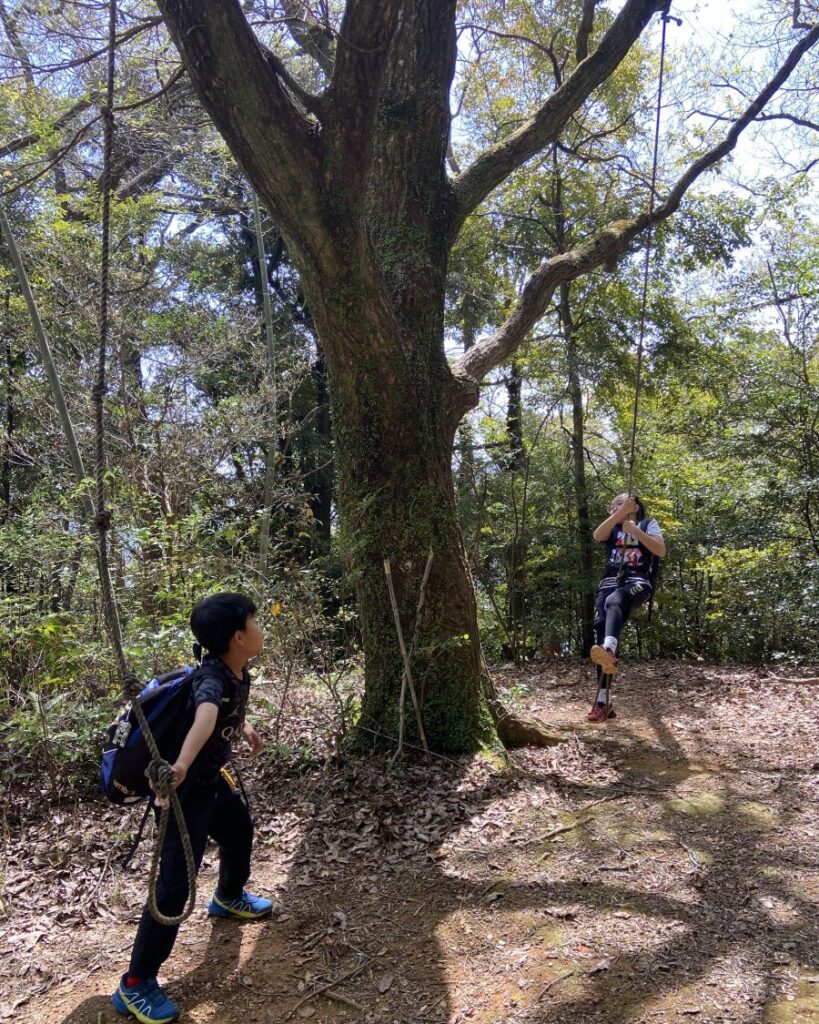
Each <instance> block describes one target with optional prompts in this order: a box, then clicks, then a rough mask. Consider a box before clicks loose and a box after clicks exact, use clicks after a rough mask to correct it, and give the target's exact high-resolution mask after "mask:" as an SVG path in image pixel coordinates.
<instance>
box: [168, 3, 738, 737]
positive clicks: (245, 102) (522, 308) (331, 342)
mask: <svg viewBox="0 0 819 1024" xmlns="http://www.w3.org/2000/svg"><path fill="white" fill-rule="evenodd" d="M158 3H159V7H160V9H161V11H162V14H163V16H164V18H165V21H166V24H167V25H168V27H169V29H170V31H171V34H172V36H173V38H174V41H175V43H176V45H177V47H178V49H179V51H180V53H181V55H182V58H183V60H184V62H185V64H186V66H187V70H188V73H189V75H190V77H191V79H192V81H193V83H194V85H195V87H196V89H197V91H198V94H199V96H200V99H201V101H202V103H203V104H204V106H205V107H206V109H207V110H208V111H209V113H210V114H211V116H212V118H213V120H214V122H215V124H216V126H217V127H218V129H219V131H220V132H221V133H222V135H223V137H224V138H225V140H226V142H227V144H228V145H229V146H230V148H231V150H232V152H233V154H234V156H235V157H236V159H237V160H238V162H239V163H240V165H241V166H242V168H243V169H244V171H245V173H246V174H247V176H248V178H249V179H250V182H251V184H252V186H253V188H255V189H256V191H257V193H258V194H259V196H260V198H261V199H262V201H263V202H264V203H265V204H266V206H267V207H268V209H269V210H270V213H271V214H272V216H273V217H274V219H275V222H276V224H277V226H278V228H279V230H280V231H281V233H282V236H283V238H284V239H285V241H286V243H287V246H288V250H289V252H290V255H291V257H292V259H293V261H294V263H295V264H296V266H297V267H298V269H299V271H300V273H301V276H302V281H303V286H304V292H305V296H306V298H307V302H308V304H309V307H310V310H311V312H312V315H313V318H314V322H315V326H316V331H317V334H318V337H319V339H320V341H321V345H322V349H323V352H324V355H325V359H326V364H327V370H328V375H329V380H330V393H331V404H332V414H333V423H334V431H335V441H336V455H337V465H338V471H339V492H340V499H341V513H342V519H343V522H344V527H345V529H346V531H347V535H348V537H349V539H350V546H351V552H352V563H353V564H352V566H351V568H352V571H353V572H354V573H355V574H356V578H357V581H358V592H359V596H360V611H361V619H362V627H363V633H364V643H365V652H366V695H365V700H364V713H363V718H362V724H363V725H364V726H365V727H367V728H370V729H372V730H373V731H374V732H376V733H381V734H387V735H395V732H394V729H395V724H396V721H397V707H396V705H397V697H398V693H399V689H400V682H401V673H402V662H401V656H400V653H399V648H398V643H397V638H396V634H395V629H394V625H393V622H392V616H391V610H390V604H389V598H388V592H387V588H386V582H385V579H384V572H383V559H384V558H389V559H390V560H391V563H392V565H393V572H394V577H395V581H396V589H397V595H398V602H399V608H400V613H401V618H402V623H403V626H404V630H405V632H407V633H410V632H411V630H412V624H413V622H414V617H415V607H416V602H417V600H418V588H419V585H420V581H421V577H422V574H423V570H424V566H425V563H426V559H427V553H428V550H429V548H430V546H431V547H432V549H433V552H434V562H433V569H432V575H431V578H430V580H429V584H428V588H427V600H426V609H425V614H424V617H423V619H422V624H421V635H420V636H419V638H418V639H417V642H416V654H415V664H414V671H415V676H416V683H417V685H418V686H419V688H420V689H421V691H422V693H423V708H424V719H425V727H426V730H427V736H428V738H429V741H430V744H431V745H432V746H434V747H436V748H437V749H446V750H472V749H476V748H477V747H479V746H480V745H482V744H486V743H492V742H494V741H495V740H496V738H497V733H496V730H495V725H494V724H493V721H492V718H491V717H490V711H491V712H492V713H493V717H494V721H495V723H496V724H497V730H498V732H499V733H500V735H501V737H502V738H503V737H506V738H507V740H508V741H509V742H532V741H544V740H546V739H548V734H547V733H546V731H545V730H544V729H543V728H542V727H538V726H537V724H536V723H533V722H531V721H528V720H525V719H523V718H520V717H516V716H504V714H503V713H502V712H500V711H499V705H498V704H497V702H496V701H495V699H494V693H493V690H492V686H491V681H490V680H489V677H488V674H487V673H486V668H485V665H484V663H483V659H482V656H481V651H480V646H479V642H478V636H477V622H476V606H475V597H474V590H473V587H472V582H471V579H470V576H469V572H468V569H467V565H466V561H465V559H464V552H463V546H462V542H461V536H460V530H459V527H458V522H457V517H456V510H455V500H454V495H453V486H452V479H451V469H450V461H451V454H452V446H453V441H454V436H455V432H456V430H457V427H458V424H459V422H460V420H461V419H462V417H463V416H464V414H465V413H466V412H467V411H468V410H469V409H470V408H472V407H474V406H475V404H476V403H477V398H478V386H479V383H480V381H481V380H482V379H483V377H484V376H485V375H486V373H487V372H488V371H489V370H490V369H492V368H493V367H495V366H498V365H500V363H502V362H504V361H505V360H506V359H508V357H509V355H510V354H511V352H513V351H514V349H515V348H516V347H517V346H518V345H519V344H520V343H521V341H522V340H523V338H524V337H525V335H526V333H527V332H528V330H529V329H530V327H531V326H532V324H533V323H534V322H535V321H536V320H537V319H538V318H539V317H540V316H541V315H542V313H543V311H544V310H545V308H546V305H547V303H548V301H549V298H550V296H551V294H552V291H553V290H554V288H555V287H556V286H557V285H559V284H560V283H561V281H564V280H572V279H574V278H575V277H577V276H579V275H580V274H583V273H586V272H587V271H589V270H591V269H592V268H594V267H597V266H600V265H601V264H603V263H605V262H611V261H614V260H616V259H617V258H619V257H620V256H621V255H622V254H623V252H624V251H625V248H626V246H627V245H628V243H629V241H630V240H631V239H632V238H634V237H635V235H636V234H637V233H638V232H639V231H641V230H642V229H643V228H644V227H645V226H646V225H647V223H648V219H647V215H645V214H644V215H641V216H637V217H635V218H634V219H632V220H624V221H618V222H616V223H614V224H610V225H606V226H605V227H603V228H602V229H601V231H600V233H599V234H598V235H597V236H596V237H594V238H592V239H590V240H589V241H588V242H587V244H585V245H584V246H583V247H582V248H578V249H577V250H573V251H572V252H571V253H566V254H561V255H560V256H559V257H557V258H555V259H552V260H547V262H546V263H544V265H543V267H541V269H540V270H539V271H538V272H537V273H536V274H535V275H534V276H533V278H532V280H531V281H530V282H529V284H528V285H527V287H526V288H525V289H524V292H523V294H522V296H521V300H520V302H519V304H518V306H517V307H515V309H514V310H513V311H512V314H511V315H510V318H509V320H508V321H507V323H506V324H504V325H503V327H502V328H501V329H500V330H499V331H498V332H496V334H495V335H492V336H491V337H489V338H486V339H484V340H483V341H480V342H478V343H477V344H475V345H474V346H472V347H471V348H470V349H469V351H468V352H467V353H465V355H464V357H463V359H462V360H461V362H460V364H458V365H457V366H456V367H450V366H449V365H448V363H447V361H446V358H445V355H444V344H443V341H444V323H443V311H444V291H445V281H446V274H447V257H448V252H449V249H450V247H451V246H452V243H453V242H454V240H455V238H456V237H457V234H458V232H459V230H460V228H461V226H462V225H463V223H464V221H465V220H466V218H467V217H468V216H469V215H470V213H471V212H472V211H473V210H474V209H475V208H476V207H477V206H478V205H479V204H480V203H481V202H482V201H483V200H484V199H485V198H486V197H487V196H488V195H489V193H490V192H491V191H492V190H493V189H494V188H495V187H496V186H497V185H499V184H500V183H501V182H502V181H504V180H505V179H506V178H507V177H508V176H509V175H510V174H511V173H513V172H514V171H515V170H516V169H517V168H518V167H520V166H521V165H522V164H523V163H524V162H525V161H527V160H528V159H529V158H530V157H532V156H534V155H535V154H536V153H538V152H540V151H542V150H543V149H544V148H545V147H547V146H548V145H549V144H551V143H552V142H554V141H555V140H556V139H557V137H558V136H559V134H560V132H561V131H562V129H563V127H564V125H565V124H566V122H567V121H568V119H569V118H570V117H571V115H572V114H573V112H574V111H576V110H577V109H578V108H579V107H580V106H581V104H582V103H583V102H584V101H585V100H586V99H587V98H588V97H589V96H590V94H591V93H592V91H593V90H594V89H595V88H596V86H598V85H599V84H600V83H602V82H603V81H605V79H606V78H607V77H608V76H609V75H610V74H611V73H612V72H613V71H614V70H615V68H616V67H617V66H618V64H619V63H620V61H621V60H622V59H623V58H624V57H625V55H626V54H627V53H628V51H629V49H630V48H631V46H632V45H633V44H634V42H635V41H636V40H637V38H638V37H639V36H640V34H641V32H642V31H643V29H644V28H645V27H646V25H647V24H648V22H649V20H650V19H651V17H652V16H653V15H654V13H655V12H657V11H658V10H660V9H662V7H663V0H626V3H625V4H624V6H623V8H622V10H621V12H620V14H619V15H618V16H617V18H616V19H615V20H614V22H613V24H612V25H611V27H610V28H609V29H608V31H607V32H606V33H605V35H603V36H602V37H601V38H600V39H599V41H598V44H597V47H596V48H595V49H594V51H593V52H591V53H590V55H589V56H588V57H586V58H585V59H584V60H580V61H579V63H578V64H577V66H576V68H575V69H574V71H573V72H572V73H571V74H570V75H568V76H567V77H566V79H565V80H564V82H563V83H562V84H561V86H560V88H559V89H558V90H557V91H556V92H555V93H554V94H553V95H552V96H550V97H549V98H548V99H547V100H546V101H545V102H544V104H543V105H542V107H541V108H540V109H539V110H537V111H536V112H535V113H534V114H533V116H532V117H531V119H530V120H529V121H527V122H526V123H524V124H523V125H521V126H520V127H519V128H517V129H516V130H515V131H514V132H513V133H511V134H510V135H509V136H508V137H507V138H505V139H503V140H501V141H500V142H499V143H498V144H497V145H495V146H493V147H491V148H490V149H489V150H488V151H486V152H485V153H484V154H482V155H481V156H480V157H479V158H478V159H476V160H475V162H474V163H473V164H472V165H471V166H470V167H468V168H466V169H465V170H464V171H463V172H462V173H459V174H458V175H457V176H456V177H455V178H449V177H448V176H447V173H446V163H445V162H446V154H447V147H448V141H449V118H450V113H449V92H450V86H451V83H452V77H453V73H454V67H455V52H456V47H455V44H456V35H455V7H456V3H455V0H347V3H346V7H345V13H344V17H343V22H342V25H341V30H340V32H339V33H338V37H337V39H336V40H335V46H334V47H333V46H330V45H329V44H328V40H327V39H325V38H324V37H323V36H322V38H321V40H320V41H321V43H322V45H321V46H320V47H319V51H318V52H319V55H320V58H321V60H320V64H321V66H322V68H324V70H325V72H327V73H328V76H329V84H328V86H327V88H326V89H325V91H324V92H323V93H322V94H321V95H318V96H316V95H311V94H308V93H307V92H306V91H305V90H304V89H303V88H302V87H301V86H300V85H299V84H298V83H297V82H295V81H294V79H293V78H292V77H291V76H290V75H289V73H288V72H287V69H286V68H285V67H284V65H283V63H282V61H281V60H280V59H279V57H278V56H277V55H275V54H274V53H271V52H270V51H269V50H267V49H266V48H265V47H264V46H263V45H261V43H260V42H259V41H258V39H257V38H256V36H255V35H254V33H253V31H252V30H251V28H250V26H249V24H248V22H247V20H246V18H245V15H244V13H243V10H242V7H241V6H240V4H239V3H238V0H223V2H222V3H213V2H212V0H158ZM583 11H585V12H588V5H583ZM294 18H295V15H294ZM587 22H588V18H587V17H584V16H583V17H582V16H581V13H580V12H578V25H577V36H578V43H580V42H581V41H583V44H584V45H583V46H582V47H581V46H580V45H578V53H579V54H581V50H582V51H583V52H585V50H586V49H588V42H589V38H590V35H591V29H590V27H589V25H588V24H587ZM291 32H292V34H293V35H294V38H296V39H297V40H299V39H303V40H306V42H305V43H302V45H305V47H306V48H307V49H308V50H309V45H307V44H310V45H312V44H313V43H315V42H316V39H317V37H316V33H315V31H314V26H313V27H311V26H310V25H309V24H307V23H304V24H300V23H298V19H295V22H294V25H293V26H291ZM325 44H328V45H325ZM333 50H334V53H333ZM581 55H582V54H581ZM734 141H735V140H734ZM705 166H708V164H707V163H706V164H704V165H703V166H702V167H701V168H699V167H698V169H697V174H699V173H701V171H702V170H704V169H705ZM695 177H696V174H695V175H694V177H692V178H691V179H690V180H689V181H687V182H685V183H684V185H683V187H682V191H680V192H679V194H676V193H672V195H671V196H670V197H669V200H668V202H667V203H666V204H664V205H663V206H658V207H657V211H658V212H655V219H661V218H662V217H663V216H668V215H669V214H670V213H671V212H673V210H675V209H676V208H677V206H678V205H679V201H680V199H681V197H682V194H683V193H684V191H685V188H687V187H688V185H689V184H690V183H691V181H693V180H694V178H695Z"/></svg>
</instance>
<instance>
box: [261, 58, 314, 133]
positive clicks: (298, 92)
mask: <svg viewBox="0 0 819 1024" xmlns="http://www.w3.org/2000/svg"><path fill="white" fill-rule="evenodd" d="M265 55H266V56H267V60H268V63H269V64H270V66H271V67H272V68H273V70H274V71H275V72H276V74H277V75H278V76H279V78H281V80H282V81H283V82H284V84H285V85H286V86H287V88H288V89H289V90H290V92H292V93H293V95H294V96H295V97H296V99H297V100H298V101H299V103H301V105H302V106H303V107H304V109H305V110H306V111H308V113H310V114H315V115H316V117H317V118H318V119H319V120H321V117H322V114H323V111H324V107H323V106H322V102H321V99H320V98H319V97H318V96H314V95H313V94H312V93H311V92H308V91H307V89H305V88H304V87H303V86H302V85H300V84H299V83H298V82H297V81H296V79H295V78H294V77H293V76H292V75H291V74H290V72H289V71H288V70H287V68H286V67H285V66H284V61H282V60H281V58H280V57H277V56H276V54H275V53H273V51H272V50H268V49H267V48H266V47H265Z"/></svg>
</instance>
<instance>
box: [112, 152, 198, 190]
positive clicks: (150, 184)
mask: <svg viewBox="0 0 819 1024" xmlns="http://www.w3.org/2000/svg"><path fill="white" fill-rule="evenodd" d="M184 155H185V148H184V147H183V146H174V147H173V148H172V149H170V150H168V152H167V153H165V154H164V155H163V156H161V157H160V158H159V159H158V160H156V161H155V162H154V163H152V164H151V165H150V166H149V167H145V168H144V169H143V170H141V171H140V172H139V174H136V175H134V177H133V178H131V179H130V180H129V181H126V182H124V183H123V184H122V185H120V186H119V187H118V188H117V191H116V197H117V199H118V200H119V201H120V202H122V200H124V199H133V198H134V197H135V196H141V195H144V194H145V193H146V192H149V191H151V190H152V189H153V188H154V187H155V186H156V185H158V184H159V182H160V181H161V180H162V179H163V178H164V177H165V175H166V174H167V173H168V172H169V171H170V170H171V169H172V168H173V167H174V166H175V165H176V164H178V163H179V161H180V160H181V159H182V157H183V156H184Z"/></svg>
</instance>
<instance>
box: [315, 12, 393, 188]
mask: <svg viewBox="0 0 819 1024" xmlns="http://www.w3.org/2000/svg"><path fill="white" fill-rule="evenodd" d="M400 9H401V4H400V2H399V0H347V7H346V10H345V13H344V21H343V22H342V25H341V32H340V33H339V38H338V43H337V45H336V61H335V67H334V69H333V77H332V79H331V80H330V86H329V88H328V90H327V93H326V101H327V106H328V110H329V111H330V115H329V116H328V118H327V121H326V124H325V129H326V140H327V154H328V166H327V171H328V175H329V178H330V180H331V181H332V180H335V182H336V183H337V184H338V185H342V186H343V187H344V188H345V189H346V190H347V191H348V192H349V193H350V194H351V195H352V194H354V193H355V190H356V188H357V187H360V186H361V185H363V182H364V180H365V178H366V173H367V169H368V167H369V161H370V155H371V153H372V135H373V124H374V122H375V115H376V111H377V109H378V104H379V101H380V99H381V90H382V86H383V84H384V77H385V73H386V70H387V65H388V61H389V59H390V57H392V58H393V59H398V57H397V55H395V54H392V53H391V43H392V40H393V36H394V34H395V29H396V26H397V24H398V15H399V11H400ZM358 198H359V199H363V195H360V194H359V196H358Z"/></svg>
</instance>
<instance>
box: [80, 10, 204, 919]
mask: <svg viewBox="0 0 819 1024" xmlns="http://www.w3.org/2000/svg"><path fill="white" fill-rule="evenodd" d="M108 11H109V13H108V67H107V74H106V88H105V106H104V107H103V109H102V123H103V165H102V181H101V190H102V257H101V262H100V314H99V318H100V319H99V352H98V360H97V379H96V383H95V385H94V392H93V395H94V413H95V426H96V465H95V483H96V515H95V516H94V525H95V526H96V528H97V557H98V560H99V571H100V582H101V586H102V595H103V604H104V608H105V618H106V623H107V625H108V631H109V634H110V637H111V643H112V645H113V648H114V654H115V656H116V660H117V668H118V671H119V676H120V679H121V680H122V684H123V689H124V691H125V694H126V696H130V691H131V688H132V686H133V682H134V677H133V676H132V675H131V674H130V673H129V671H128V664H127V661H126V658H125V651H124V648H123V645H122V630H121V628H120V621H119V612H118V609H117V602H116V598H115V596H114V587H113V584H112V582H111V570H110V566H109V562H108V530H109V529H110V526H111V514H110V512H109V511H108V510H107V509H106V507H105V471H106V458H105V417H104V408H105V393H106V379H105V370H106V356H107V352H108V327H109V305H110V301H109V300H110V291H111V274H110V266H111V157H112V153H113V147H114V76H115V71H116V31H117V5H116V0H109V9H108ZM132 707H133V711H134V717H135V718H136V720H137V722H138V723H139V727H140V729H141V730H142V734H143V735H144V737H145V742H146V743H147V745H148V749H149V751H150V754H151V760H150V763H149V765H148V771H147V775H148V779H149V781H150V783H151V786H152V788H153V789H154V791H155V792H156V794H157V796H158V797H159V798H160V800H161V801H162V803H163V806H162V810H161V813H160V816H159V827H158V829H157V835H156V840H155V842H154V849H153V855H152V857H151V867H150V870H149V873H148V907H149V909H150V911H151V914H152V915H153V917H154V918H155V920H157V921H158V922H159V923H160V924H164V925H178V924H181V923H182V922H183V921H184V920H186V919H187V918H188V917H190V915H191V914H192V913H193V908H194V906H195V904H196V862H195V860H194V856H193V848H192V846H191V841H190V836H189V834H188V829H187V826H186V824H185V818H184V815H183V814H182V807H181V806H180V803H179V797H178V796H177V794H176V791H175V790H174V788H173V772H172V771H171V766H170V765H169V764H168V762H167V761H165V760H164V759H163V757H162V755H161V754H160V752H159V748H158V747H157V745H156V740H155V739H154V737H153V734H152V733H151V730H150V727H149V725H148V722H147V720H146V718H145V713H144V711H143V710H142V708H141V707H140V706H139V702H138V701H137V700H135V699H134V700H133V701H132ZM171 812H173V816H174V819H175V821H176V825H177V828H178V830H179V836H180V839H181V841H182V848H183V850H184V852H185V864H186V868H187V874H188V899H187V902H186V904H185V907H184V909H183V910H182V913H181V914H177V915H174V916H168V915H166V914H164V913H162V911H161V910H160V909H159V907H158V905H157V898H156V880H157V876H158V874H159V861H160V857H161V855H162V849H163V847H164V845H165V836H166V835H167V831H168V821H169V818H170V814H171Z"/></svg>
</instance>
